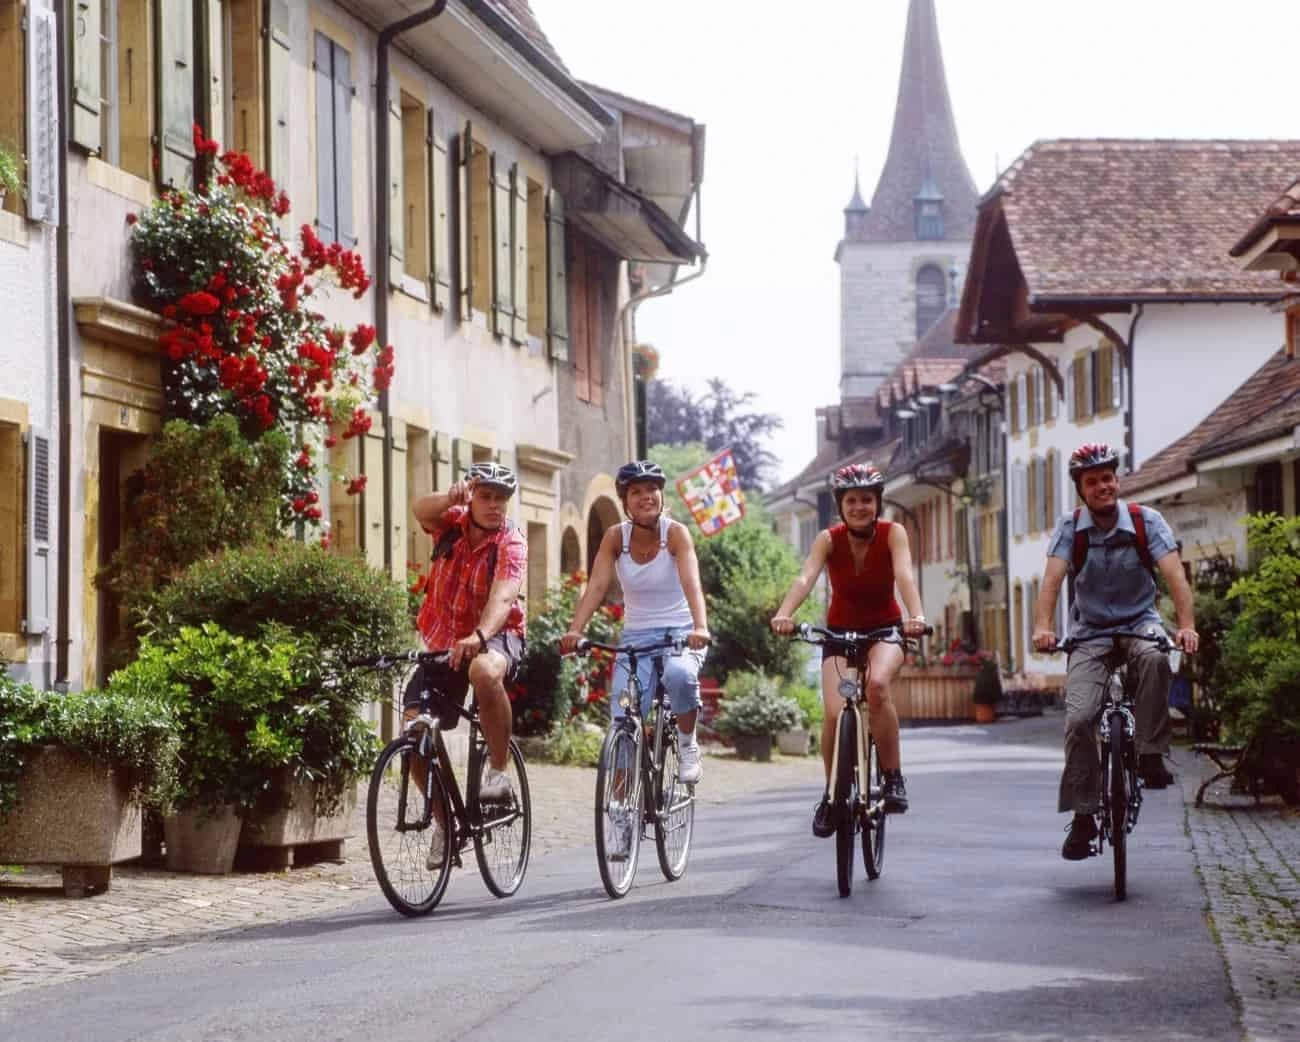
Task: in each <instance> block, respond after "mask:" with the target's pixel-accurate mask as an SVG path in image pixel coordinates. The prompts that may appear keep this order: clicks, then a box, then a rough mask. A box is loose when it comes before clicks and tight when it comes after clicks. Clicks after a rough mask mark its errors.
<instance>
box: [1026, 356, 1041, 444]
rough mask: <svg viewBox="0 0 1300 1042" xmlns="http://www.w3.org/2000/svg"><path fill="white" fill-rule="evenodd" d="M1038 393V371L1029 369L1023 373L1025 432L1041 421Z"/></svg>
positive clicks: (1039, 389)
mask: <svg viewBox="0 0 1300 1042" xmlns="http://www.w3.org/2000/svg"><path fill="white" fill-rule="evenodd" d="M1040 391H1041V387H1040V386H1039V383H1038V370H1037V369H1036V368H1035V369H1031V370H1029V372H1027V373H1025V430H1029V428H1031V427H1035V426H1037V425H1038V424H1039V423H1040V422H1041V421H1042V415H1041V412H1040V410H1039V404H1040V401H1041V399H1040Z"/></svg>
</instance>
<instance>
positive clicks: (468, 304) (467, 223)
mask: <svg viewBox="0 0 1300 1042" xmlns="http://www.w3.org/2000/svg"><path fill="white" fill-rule="evenodd" d="M473 158H474V134H473V125H472V124H471V123H469V122H468V121H466V123H465V129H464V130H463V131H461V135H460V139H459V140H458V141H457V142H456V212H457V216H458V217H459V218H460V219H459V221H458V222H457V226H458V228H459V233H458V235H457V249H456V257H457V260H458V262H459V265H460V270H459V271H458V272H457V274H458V275H459V276H460V280H459V285H458V288H459V295H458V296H459V300H460V312H459V315H458V317H459V318H460V320H461V321H462V322H468V321H469V320H470V318H471V316H472V315H473V313H474V302H473V288H474V258H473V255H472V254H471V252H470V243H472V242H473V241H474V240H473V237H472V236H473V227H472V226H473V222H474V205H473V200H472V199H471V198H470V163H471V161H472V160H473Z"/></svg>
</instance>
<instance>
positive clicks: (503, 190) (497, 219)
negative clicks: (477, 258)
mask: <svg viewBox="0 0 1300 1042" xmlns="http://www.w3.org/2000/svg"><path fill="white" fill-rule="evenodd" d="M491 167H492V332H494V333H495V334H496V335H497V336H509V335H510V334H511V332H512V331H513V327H514V311H513V309H512V307H511V290H510V285H511V279H513V278H514V268H515V265H514V251H513V250H512V249H511V248H510V171H509V170H508V169H507V168H506V165H505V163H504V162H503V161H502V160H501V157H500V156H498V155H496V154H495V153H493V155H492V164H491Z"/></svg>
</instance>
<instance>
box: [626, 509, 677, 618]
mask: <svg viewBox="0 0 1300 1042" xmlns="http://www.w3.org/2000/svg"><path fill="white" fill-rule="evenodd" d="M670 523H671V522H670V521H669V520H668V518H666V517H663V516H662V515H661V516H660V518H659V550H658V552H657V553H656V554H655V555H654V557H652V558H650V560H648V561H647V562H646V563H645V564H637V563H636V562H635V561H634V560H632V554H631V553H630V552H629V543H630V541H631V538H632V522H631V521H624V522H623V523H622V525H620V526H619V527H620V528H622V530H623V552H622V553H620V554H619V555H618V558H617V559H616V560H615V561H614V570H615V571H616V572H617V573H618V581H619V582H620V583H621V584H622V586H623V610H624V615H623V628H624V629H625V630H649V629H677V628H678V627H681V626H692V625H694V620H693V619H692V618H691V608H690V605H689V604H687V603H686V591H684V590H683V589H682V581H681V579H680V578H679V577H678V575H677V562H676V561H675V560H674V559H673V555H672V554H671V553H669V552H668V526H669V524H670Z"/></svg>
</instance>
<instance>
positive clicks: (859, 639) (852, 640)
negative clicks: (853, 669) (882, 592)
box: [792, 622, 934, 647]
mask: <svg viewBox="0 0 1300 1042" xmlns="http://www.w3.org/2000/svg"><path fill="white" fill-rule="evenodd" d="M933 632H934V627H933V626H926V627H925V631H924V633H923V636H927V637H928V636H930V634H932V633H933ZM792 636H793V637H794V638H795V639H796V640H802V641H804V642H805V643H807V644H847V645H853V646H855V647H856V646H858V645H860V644H876V643H881V644H897V645H899V647H903V646H905V645H906V644H907V642H908V641H909V640H914V639H915V638H913V637H909V636H907V634H905V633H904V632H903V629H902V627H901V626H882V627H881V628H880V629H875V630H868V631H867V632H866V633H855V632H853V631H852V630H847V631H845V632H844V633H832V632H831V631H830V630H828V629H823V628H822V627H821V626H810V625H809V624H808V623H806V622H801V623H800V624H799V627H798V629H796V630H795V632H794V633H793V634H792ZM818 638H820V639H818Z"/></svg>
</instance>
